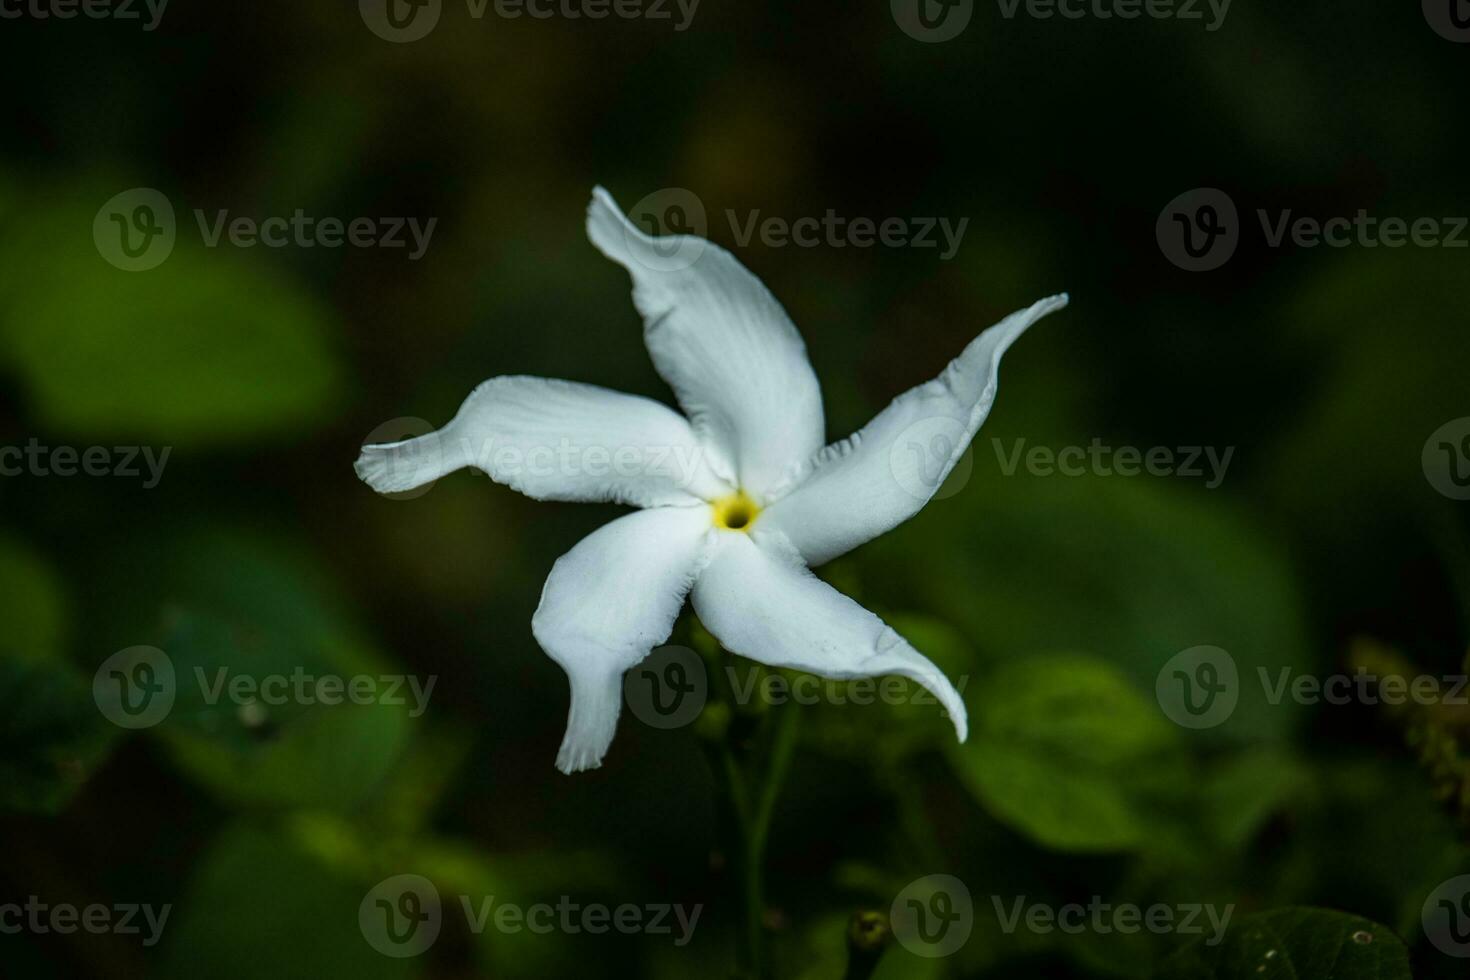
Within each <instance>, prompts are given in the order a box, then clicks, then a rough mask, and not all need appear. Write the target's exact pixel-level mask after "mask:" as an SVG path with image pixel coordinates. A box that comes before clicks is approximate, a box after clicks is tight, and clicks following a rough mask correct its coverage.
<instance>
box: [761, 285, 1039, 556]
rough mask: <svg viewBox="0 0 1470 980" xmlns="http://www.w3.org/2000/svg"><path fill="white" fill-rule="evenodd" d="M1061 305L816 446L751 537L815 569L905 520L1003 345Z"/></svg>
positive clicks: (983, 343) (952, 446)
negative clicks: (773, 542)
mask: <svg viewBox="0 0 1470 980" xmlns="http://www.w3.org/2000/svg"><path fill="white" fill-rule="evenodd" d="M1066 305H1067V296H1066V294H1065V293H1064V294H1062V295H1060V296H1052V297H1049V298H1048V299H1044V300H1041V301H1039V302H1037V303H1034V304H1032V305H1031V306H1030V307H1028V308H1026V309H1024V310H1021V311H1020V312H1018V313H1012V314H1011V315H1010V316H1008V317H1006V318H1005V319H1004V320H1002V321H1001V322H1000V323H998V324H996V325H995V326H993V327H991V328H990V329H989V330H986V331H985V332H984V333H982V334H981V335H980V336H979V337H976V338H975V339H974V340H973V341H971V342H970V345H969V346H968V347H966V348H965V350H964V352H963V353H961V354H960V356H959V357H957V358H955V359H954V360H953V361H951V362H950V364H949V366H948V367H947V368H945V369H944V371H943V373H941V374H940V375H939V377H937V378H935V379H934V380H933V381H926V382H925V383H924V384H921V385H919V386H918V387H917V388H912V389H910V390H909V391H906V392H904V393H903V394H902V395H900V396H898V397H897V398H895V399H894V400H893V402H892V403H891V404H890V405H889V406H888V407H887V408H885V409H884V410H883V411H881V412H879V413H878V414H877V415H876V416H875V417H874V418H873V420H872V421H871V422H869V423H868V424H867V425H866V426H864V427H863V428H862V429H861V430H860V431H859V432H857V433H856V434H854V435H852V436H849V437H848V438H847V439H844V440H843V441H842V442H838V443H834V444H832V445H830V446H828V447H826V448H825V449H823V450H822V451H821V452H820V453H819V454H817V456H816V458H814V459H813V460H812V462H811V464H810V469H811V472H810V473H809V475H806V476H805V477H804V478H799V482H797V483H796V486H795V488H794V489H792V490H791V491H790V492H789V493H787V494H786V496H784V497H782V498H781V499H780V500H778V501H776V502H775V503H774V504H772V505H771V506H769V507H768V508H767V509H766V511H765V513H763V514H762V515H761V519H760V520H761V524H760V528H759V531H760V532H764V533H770V532H780V533H782V534H784V535H786V537H788V538H789V539H790V540H791V542H792V544H794V545H795V546H796V548H797V550H798V551H800V552H801V555H802V557H803V558H804V559H805V560H806V562H807V563H808V564H810V565H820V564H821V563H822V562H825V561H830V560H831V559H833V558H836V557H837V556H838V555H841V554H844V553H846V552H848V551H850V550H852V549H853V548H856V547H857V546H858V545H860V544H862V543H863V542H865V541H870V540H872V539H873V538H876V537H877V536H878V535H880V534H882V533H883V532H885V531H888V530H890V529H891V528H894V527H896V526H897V525H899V524H901V523H903V522H904V521H906V520H908V519H909V518H910V517H913V516H914V515H915V514H917V513H918V512H919V511H920V510H921V509H922V508H923V506H924V505H925V504H926V503H928V502H929V498H930V497H932V496H934V493H935V491H937V490H938V489H939V487H940V485H941V484H943V483H944V478H945V477H946V476H948V475H949V472H950V470H952V469H954V464H955V463H956V462H958V461H959V458H960V457H961V456H962V455H963V454H964V452H965V449H966V447H968V446H969V445H970V440H971V439H973V438H974V437H975V432H976V431H977V430H978V429H979V428H980V424H981V423H982V422H984V421H985V416H987V415H989V414H990V406H991V405H992V404H993V403H994V402H995V392H996V387H997V385H998V384H999V372H1000V359H1001V355H1003V354H1004V353H1005V352H1006V348H1008V347H1010V345H1011V343H1012V342H1013V341H1014V340H1015V339H1016V338H1017V337H1019V336H1021V334H1022V333H1023V332H1024V331H1025V330H1026V328H1027V327H1029V326H1031V324H1033V323H1035V322H1036V321H1037V320H1039V319H1041V318H1042V317H1043V316H1046V315H1047V314H1048V313H1051V312H1054V311H1056V310H1060V309H1061V308H1062V307H1064V306H1066Z"/></svg>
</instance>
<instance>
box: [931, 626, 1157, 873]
mask: <svg viewBox="0 0 1470 980" xmlns="http://www.w3.org/2000/svg"><path fill="white" fill-rule="evenodd" d="M1176 749H1177V739H1176V737H1175V733H1174V732H1173V731H1172V730H1171V728H1170V725H1169V723H1168V721H1167V720H1166V719H1164V717H1163V716H1162V715H1160V714H1159V713H1158V711H1157V710H1155V709H1154V707H1153V706H1152V705H1150V704H1148V703H1147V702H1145V701H1144V699H1143V698H1142V697H1141V696H1140V695H1139V694H1138V693H1137V692H1136V691H1134V690H1133V689H1132V688H1131V687H1130V686H1129V684H1128V682H1127V680H1126V679H1125V678H1124V677H1122V675H1121V674H1120V673H1119V672H1118V671H1117V670H1116V669H1115V668H1113V667H1112V666H1111V665H1109V664H1107V663H1106V662H1103V661H1099V660H1096V659H1093V658H1087V657H1081V656H1065V655H1060V656H1050V657H1036V658H1033V659H1032V660H1030V661H1027V662H1025V663H1014V664H1010V665H1007V666H1006V667H1003V668H1001V669H1000V670H999V671H997V672H996V673H995V674H994V675H993V676H991V677H989V678H987V679H986V682H985V684H984V688H983V692H982V693H981V695H980V697H979V698H978V699H977V703H976V712H975V729H974V731H973V733H972V735H971V737H970V740H969V742H967V743H966V744H965V745H964V746H962V747H960V748H959V749H958V750H956V753H955V754H956V756H957V765H958V767H959V769H960V771H961V773H962V774H963V775H964V776H965V778H966V780H967V782H968V784H969V786H970V787H971V788H972V789H973V790H974V792H975V794H976V796H977V797H978V798H979V799H980V800H981V802H983V803H984V804H985V805H986V806H987V807H988V808H989V809H990V810H991V811H992V812H994V813H995V814H996V815H997V816H998V817H1000V818H1001V819H1003V820H1005V821H1007V822H1009V823H1012V824H1015V825H1016V826H1018V827H1020V828H1022V829H1023V830H1024V831H1025V832H1026V833H1027V834H1029V835H1030V836H1032V837H1034V838H1035V839H1036V840H1037V841H1038V842H1039V843H1040V844H1042V845H1043V846H1046V847H1050V848H1056V849H1059V850H1066V851H1113V850H1126V849H1130V848H1136V847H1138V846H1141V845H1142V844H1144V843H1145V842H1146V841H1147V840H1149V838H1150V836H1151V834H1150V830H1151V828H1150V827H1149V826H1148V823H1149V820H1148V811H1149V807H1148V803H1147V802H1146V800H1145V796H1146V786H1145V785H1142V784H1141V782H1140V780H1139V778H1138V777H1145V778H1146V777H1147V775H1148V773H1149V770H1150V769H1151V768H1153V767H1154V766H1156V765H1158V764H1159V763H1160V761H1161V759H1164V758H1166V757H1167V756H1169V754H1170V753H1171V752H1172V751H1174V750H1176Z"/></svg>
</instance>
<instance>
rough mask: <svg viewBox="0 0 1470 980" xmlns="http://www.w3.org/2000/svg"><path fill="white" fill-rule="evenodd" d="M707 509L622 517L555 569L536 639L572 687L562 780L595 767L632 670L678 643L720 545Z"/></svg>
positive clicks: (535, 622) (560, 762)
mask: <svg viewBox="0 0 1470 980" xmlns="http://www.w3.org/2000/svg"><path fill="white" fill-rule="evenodd" d="M711 533H712V532H711V530H710V515H709V511H708V510H707V509H706V508H704V507H661V508H656V509H654V510H643V511H638V512H636V513H633V514H629V515H627V516H626V517H620V518H618V519H617V520H615V521H613V522H612V523H611V524H607V525H604V526H603V527H601V528H599V529H598V530H596V531H594V532H592V533H591V534H589V535H588V536H587V537H585V538H583V539H582V540H581V541H580V542H578V544H577V546H576V547H575V548H573V549H572V550H571V551H568V552H567V553H566V554H565V555H562V556H561V558H559V559H557V562H556V564H555V565H554V566H553V567H552V569H551V574H550V575H549V576H548V577H547V579H546V587H545V588H544V589H543V590H542V591H541V605H540V606H539V607H537V609H536V614H535V616H533V617H532V618H531V632H532V633H534V634H535V636H536V641H537V642H538V643H540V644H541V648H542V649H543V650H545V651H546V653H547V654H548V655H549V656H550V657H551V659H552V660H555V661H556V662H557V663H559V664H561V666H562V669H563V670H565V671H566V672H567V679H568V680H570V681H571V687H572V706H571V711H570V712H569V713H568V715H567V733H566V737H565V738H564V739H563V740H562V744H561V751H560V752H559V753H558V754H557V758H556V766H557V768H558V769H560V770H561V771H562V772H568V773H571V772H578V771H580V770H583V769H595V768H596V767H597V766H599V765H601V764H602V757H603V755H605V754H606V753H607V747H608V745H609V744H611V742H612V738H613V732H614V731H615V730H616V729H617V724H618V712H619V711H620V710H621V708H622V678H623V672H624V671H626V670H628V668H630V667H632V666H634V665H635V664H637V663H638V662H640V661H641V660H643V658H644V657H646V656H648V652H649V651H650V650H651V649H653V648H654V647H655V646H657V645H659V644H660V643H662V642H664V641H665V640H667V639H668V638H669V631H670V630H672V629H673V626H674V620H675V618H677V617H678V615H679V609H680V607H682V606H683V605H684V596H685V595H687V594H688V592H689V587H690V586H691V585H692V584H693V583H694V578H695V576H696V575H698V574H699V569H700V567H701V565H702V564H703V561H704V557H705V555H706V552H707V549H708V545H709V542H710V535H711Z"/></svg>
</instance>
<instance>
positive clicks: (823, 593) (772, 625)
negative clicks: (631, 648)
mask: <svg viewBox="0 0 1470 980" xmlns="http://www.w3.org/2000/svg"><path fill="white" fill-rule="evenodd" d="M762 520H764V518H762ZM719 538H720V540H719V545H718V547H717V548H716V551H715V557H714V559H713V560H712V561H711V562H710V564H709V567H708V568H706V569H705V570H704V572H703V573H702V574H701V575H700V577H699V581H698V582H697V583H695V586H694V594H693V597H692V598H693V602H694V611H695V612H697V613H698V614H699V619H700V622H702V623H704V625H705V628H707V629H708V630H709V631H710V632H711V633H713V634H714V635H715V637H716V638H717V639H719V641H720V643H721V644H722V645H724V647H725V649H727V650H729V651H731V652H732V653H738V654H740V655H741V656H742V657H749V658H750V659H751V660H758V661H760V662H761V663H763V664H770V665H771V666H773V667H791V668H795V669H797V670H804V671H807V672H809V673H813V674H819V675H821V676H823V677H831V678H837V679H845V678H851V677H876V676H879V675H882V674H897V675H899V676H900V677H907V678H909V679H910V680H913V681H916V682H917V683H919V684H922V685H923V686H924V687H925V688H927V689H928V690H929V691H930V692H931V693H932V694H933V695H934V696H935V697H936V698H938V699H939V703H940V704H942V705H943V706H944V709H945V710H946V711H947V712H949V716H950V720H951V721H953V722H954V728H955V734H956V735H958V736H959V739H960V741H961V742H963V741H964V740H965V736H966V734H967V733H968V729H969V722H968V716H967V714H966V712H965V703H964V702H963V701H962V700H960V695H959V692H958V691H956V690H955V689H954V685H952V684H950V682H949V680H948V678H946V677H945V676H944V673H943V672H942V671H941V670H940V669H939V668H938V667H936V666H935V665H934V664H933V662H931V661H930V660H929V658H927V657H925V656H924V655H923V654H921V653H919V652H918V651H917V650H915V649H914V648H913V647H911V646H910V645H909V644H908V642H907V641H905V640H904V638H903V637H901V636H899V635H898V634H897V633H896V632H894V630H893V628H892V627H891V626H889V625H888V624H887V623H885V622H883V620H881V619H879V618H878V617H877V616H875V615H873V614H872V613H871V612H869V611H868V610H866V609H864V608H863V607H862V606H860V605H858V604H857V603H856V602H854V601H852V600H851V599H849V598H848V597H847V596H845V595H843V594H842V593H841V592H838V591H837V590H836V589H834V588H832V586H830V585H828V584H827V583H825V582H823V581H822V580H821V579H819V578H817V577H816V576H815V575H813V574H812V573H811V571H810V570H809V569H808V568H807V567H806V566H805V565H803V564H802V563H801V559H800V556H798V555H797V554H796V551H795V549H793V548H792V547H791V545H790V544H789V542H786V541H784V539H782V538H781V537H780V536H779V535H768V536H766V537H765V538H763V539H762V540H761V543H760V544H759V545H757V544H756V543H755V541H753V540H752V539H751V538H750V537H749V536H748V535H744V534H734V533H729V532H726V533H724V534H720V535H719Z"/></svg>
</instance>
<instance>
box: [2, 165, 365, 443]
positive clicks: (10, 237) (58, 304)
mask: <svg viewBox="0 0 1470 980" xmlns="http://www.w3.org/2000/svg"><path fill="white" fill-rule="evenodd" d="M108 186H109V184H108V183H107V182H104V181H101V180H97V181H95V182H90V183H86V184H80V185H77V186H69V187H65V188H64V189H60V190H56V191H53V192H51V193H49V194H42V195H38V196H37V198H36V199H35V200H32V201H29V202H28V204H27V207H26V208H25V209H24V211H23V212H22V214H20V215H19V216H17V217H15V218H14V219H13V220H12V221H11V222H8V223H7V224H8V229H9V233H8V234H7V235H6V237H5V240H4V243H3V245H0V363H5V364H7V366H8V367H9V368H10V369H11V370H13V371H14V372H16V373H17V374H18V375H19V377H20V378H21V380H22V384H23V385H24V388H25V390H26V393H27V397H28V399H29V400H30V402H31V404H32V405H33V408H34V412H35V414H36V417H37V418H38V419H39V420H40V421H42V422H43V423H44V424H45V425H46V426H47V427H48V428H51V429H52V430H54V431H57V432H60V433H65V434H68V435H72V436H87V437H88V438H95V439H142V440H154V441H158V442H161V443H163V444H165V445H170V446H173V445H180V444H209V443H221V442H233V441H239V440H240V439H244V438H255V439H259V438H261V437H265V436H270V435H274V434H277V433H280V432H282V431H290V432H300V431H301V430H303V429H310V428H313V427H315V426H316V425H318V424H320V422H321V421H322V420H323V419H324V417H325V416H326V414H327V413H328V412H329V411H330V409H331V408H332V405H333V403H334V402H335V401H336V399H337V398H338V396H339V394H340V387H341V378H340V374H341V370H340V367H339V366H338V364H337V361H336V357H335V354H334V353H333V351H332V346H331V342H330V340H329V338H328V334H329V331H330V330H331V325H330V318H329V314H328V313H327V312H326V311H325V310H324V309H323V308H322V306H321V305H320V303H319V302H318V301H317V300H316V299H314V298H313V297H312V296H310V295H309V294H307V293H305V292H304V291H302V290H301V289H300V287H299V286H298V285H297V284H295V283H293V282H292V281H291V280H290V279H289V278H288V277H287V276H286V275H285V274H283V273H282V272H280V271H279V270H277V269H275V268H272V267H271V266H270V265H268V264H265V263H263V262H261V261H259V260H253V259H251V258H249V257H244V256H242V255H241V254H240V253H239V250H236V249H220V248H216V249H213V250H210V249H206V248H204V247H203V246H202V245H201V244H200V242H201V239H200V233H199V231H198V229H197V228H196V227H195V226H194V216H193V215H192V214H191V213H190V212H189V211H188V210H187V209H183V208H181V209H180V210H179V213H178V215H177V223H178V240H177V244H176V245H175V247H174V249H173V252H172V253H171V254H170V255H169V256H168V258H167V259H166V260H164V261H163V263H162V264H161V265H159V266H158V267H157V268H154V269H149V270H146V271H145V272H127V271H123V270H121V269H117V268H114V267H113V266H111V265H109V264H108V263H107V262H106V261H104V259H103V257H102V256H101V255H100V254H99V253H98V250H97V247H96V246H95V245H94V244H93V242H92V238H91V235H90V234H85V233H79V231H81V230H84V229H89V228H90V227H91V225H92V220H93V217H94V212H95V210H96V208H97V207H98V206H99V205H101V204H102V203H103V202H104V201H105V200H106V199H107V197H108V193H115V191H113V192H105V191H102V190H99V188H105V187H108ZM112 186H119V185H117V184H116V182H113V184H112ZM181 203H182V202H181ZM22 268H24V269H26V270H27V271H26V273H25V274H23V275H22V274H20V270H21V269H22Z"/></svg>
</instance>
